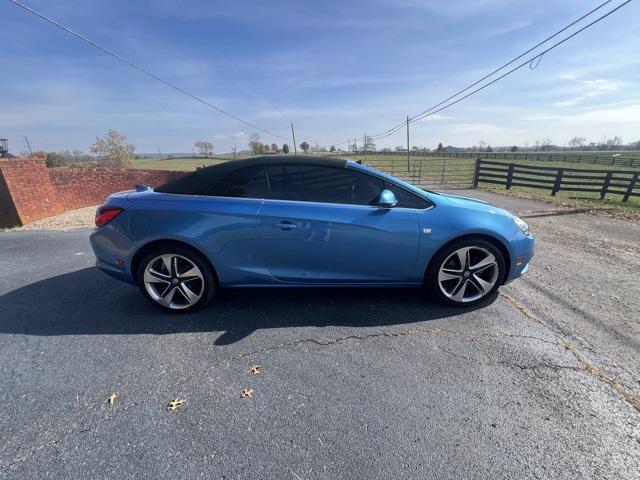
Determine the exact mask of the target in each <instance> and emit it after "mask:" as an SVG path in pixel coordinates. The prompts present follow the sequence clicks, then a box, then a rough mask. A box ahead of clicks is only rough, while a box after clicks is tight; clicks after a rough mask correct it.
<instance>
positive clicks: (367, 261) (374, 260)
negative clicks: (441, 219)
mask: <svg viewBox="0 0 640 480" xmlns="http://www.w3.org/2000/svg"><path fill="white" fill-rule="evenodd" d="M268 178H269V185H270V192H271V193H270V198H269V199H266V200H265V201H264V204H263V206H262V208H261V209H260V213H259V215H258V235H259V240H260V245H261V249H262V253H263V256H264V259H265V262H266V264H267V267H268V269H269V271H270V273H271V275H272V276H273V277H275V278H276V279H278V280H281V281H284V282H292V283H304V284H340V283H362V284H367V283H385V284H388V283H410V282H411V277H412V273H413V270H414V266H415V262H416V257H417V254H418V248H419V242H420V235H419V225H418V218H417V213H416V211H415V210H413V209H409V208H401V207H396V208H388V209H383V208H379V207H378V206H377V204H376V203H377V199H378V197H379V195H380V192H381V191H382V190H383V189H384V181H383V180H381V179H379V178H378V177H375V176H372V175H368V174H366V173H362V172H359V171H356V170H355V169H350V168H348V167H347V168H345V167H342V168H338V167H325V166H315V165H277V166H269V167H268Z"/></svg>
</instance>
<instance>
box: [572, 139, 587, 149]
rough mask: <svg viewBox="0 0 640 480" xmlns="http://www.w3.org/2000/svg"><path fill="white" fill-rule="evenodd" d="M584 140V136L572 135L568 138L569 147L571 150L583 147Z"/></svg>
mask: <svg viewBox="0 0 640 480" xmlns="http://www.w3.org/2000/svg"><path fill="white" fill-rule="evenodd" d="M586 141H587V140H586V139H585V138H584V137H573V138H572V139H571V140H569V147H570V148H571V150H577V149H578V148H581V147H584V143H585V142H586Z"/></svg>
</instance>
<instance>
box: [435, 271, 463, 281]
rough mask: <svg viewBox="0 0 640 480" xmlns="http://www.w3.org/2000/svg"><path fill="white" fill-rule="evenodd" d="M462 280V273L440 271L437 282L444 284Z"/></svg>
mask: <svg viewBox="0 0 640 480" xmlns="http://www.w3.org/2000/svg"><path fill="white" fill-rule="evenodd" d="M461 278H462V272H456V271H452V270H446V269H444V268H443V269H442V270H440V273H439V274H438V280H440V281H441V282H446V281H447V280H460V279H461Z"/></svg>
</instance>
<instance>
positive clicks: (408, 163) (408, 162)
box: [407, 115, 422, 172]
mask: <svg viewBox="0 0 640 480" xmlns="http://www.w3.org/2000/svg"><path fill="white" fill-rule="evenodd" d="M421 161H422V160H421ZM409 165H410V161H409V115H407V172H408V171H409Z"/></svg>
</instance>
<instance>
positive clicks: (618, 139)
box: [607, 135, 622, 150]
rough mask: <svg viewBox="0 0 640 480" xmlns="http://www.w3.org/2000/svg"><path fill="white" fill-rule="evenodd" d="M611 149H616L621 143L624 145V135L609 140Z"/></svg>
mask: <svg viewBox="0 0 640 480" xmlns="http://www.w3.org/2000/svg"><path fill="white" fill-rule="evenodd" d="M607 144H608V145H609V147H610V149H611V150H616V149H617V148H618V147H620V145H622V137H619V136H617V135H616V136H615V137H613V138H612V139H611V140H609V141H608V142H607Z"/></svg>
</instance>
